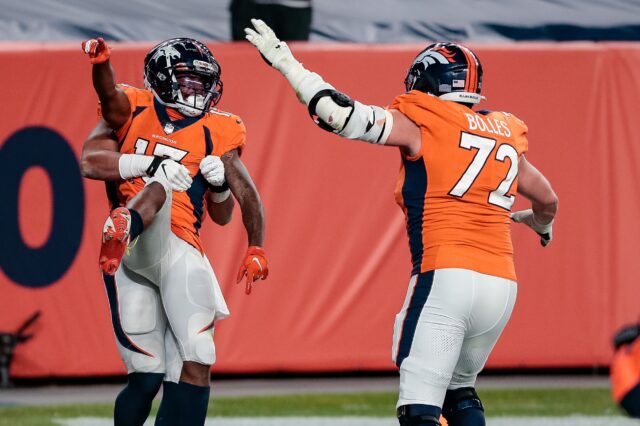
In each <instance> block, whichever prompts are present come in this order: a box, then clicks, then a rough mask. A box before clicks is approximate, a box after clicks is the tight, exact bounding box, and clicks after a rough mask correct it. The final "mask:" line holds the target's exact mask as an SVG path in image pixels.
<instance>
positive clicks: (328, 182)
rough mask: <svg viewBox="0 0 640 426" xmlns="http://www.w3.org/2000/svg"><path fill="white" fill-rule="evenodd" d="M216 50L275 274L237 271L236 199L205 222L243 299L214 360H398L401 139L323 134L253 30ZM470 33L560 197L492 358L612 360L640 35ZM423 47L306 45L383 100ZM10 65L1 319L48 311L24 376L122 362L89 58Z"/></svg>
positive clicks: (633, 154) (335, 366)
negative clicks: (395, 144) (257, 44)
mask: <svg viewBox="0 0 640 426" xmlns="http://www.w3.org/2000/svg"><path fill="white" fill-rule="evenodd" d="M78 44H79V43H78ZM149 47H150V45H148V44H117V45H115V46H114V48H113V65H114V68H115V70H116V72H117V77H118V81H122V82H127V83H130V84H132V85H141V84H142V59H143V57H144V54H145V52H146V51H147V50H148V48H149ZM211 47H212V48H213V51H214V53H215V55H216V57H217V58H218V59H219V60H220V62H221V64H222V69H223V81H224V95H223V97H222V101H221V103H220V107H221V108H222V109H224V110H227V111H232V112H234V113H236V114H238V115H240V116H241V117H243V119H244V120H245V122H246V125H247V128H248V145H247V149H246V151H245V153H244V154H243V160H244V161H245V163H246V165H247V167H248V168H249V170H250V171H251V174H252V175H253V178H254V180H255V182H256V184H257V186H258V188H259V190H260V193H261V196H262V200H263V202H264V206H265V212H266V220H267V222H266V223H267V228H266V231H267V235H266V250H267V253H268V258H269V261H270V271H271V272H270V276H269V279H268V280H267V281H265V282H260V283H258V285H257V286H256V287H255V289H254V292H253V293H252V294H251V296H246V295H245V294H244V292H243V288H242V286H240V285H236V284H235V282H234V279H235V274H236V271H237V267H238V265H239V262H240V261H241V258H242V256H243V254H244V251H245V248H246V236H245V232H244V228H243V226H242V221H241V217H240V212H239V210H238V209H237V207H236V211H235V217H234V220H233V221H232V222H231V223H230V224H229V225H227V226H226V227H224V228H221V227H218V226H217V225H215V224H213V223H212V222H211V221H207V222H206V223H205V226H204V229H203V231H202V237H203V240H204V243H205V247H206V251H207V253H208V255H209V257H210V259H211V262H212V264H213V266H214V268H215V270H216V273H217V275H218V279H219V280H220V283H221V286H222V288H223V291H224V294H225V296H226V298H227V302H228V303H229V306H230V309H231V311H232V316H231V317H230V318H229V319H227V320H224V321H221V322H219V323H217V324H216V326H215V329H216V331H215V334H216V336H215V339H216V346H217V350H218V363H217V364H216V366H215V367H214V371H219V372H227V373H242V372H279V371H299V372H321V371H352V370H392V369H394V366H393V364H392V363H391V360H390V354H391V349H390V343H391V334H392V327H393V319H394V315H395V314H396V312H397V311H398V310H399V309H400V306H401V304H402V301H403V299H404V293H405V291H406V286H407V282H408V279H409V272H410V269H411V268H410V263H409V252H408V244H407V238H406V236H405V230H404V222H403V217H402V214H401V211H400V209H399V208H398V207H397V206H396V205H395V203H394V200H393V189H394V185H395V181H396V176H397V171H398V168H399V164H400V159H399V156H398V154H397V153H396V152H394V150H393V149H392V148H384V147H382V148H381V147H374V146H369V145H365V144H362V143H357V142H350V141H345V140H341V139H339V138H338V137H337V136H334V135H331V134H328V133H325V132H322V131H320V130H319V129H317V128H316V127H315V126H314V124H313V123H312V122H311V120H310V119H309V118H308V116H307V113H306V108H304V107H303V106H301V105H300V104H299V103H298V101H297V99H296V98H295V96H294V94H293V92H292V91H291V90H290V89H289V87H288V86H287V84H286V82H285V81H284V79H282V78H280V77H279V75H277V73H276V72H275V71H274V70H272V69H270V68H269V67H267V66H266V65H265V63H264V62H263V61H262V59H261V58H260V56H259V55H257V54H256V53H255V52H254V51H253V50H252V49H251V48H250V47H249V46H248V45H245V44H219V45H212V46H211ZM471 47H472V48H475V49H476V50H477V53H478V54H479V56H480V58H481V59H482V61H483V64H484V68H485V80H484V93H485V95H486V96H487V100H486V102H485V103H484V108H486V109H504V110H506V111H510V112H513V113H515V114H516V115H518V116H519V117H520V118H522V119H523V120H525V121H526V122H527V124H528V125H529V130H530V134H529V136H530V152H529V153H528V154H527V157H528V158H529V160H530V161H532V162H533V164H535V165H536V166H537V167H539V168H540V169H541V170H542V171H543V172H544V173H545V174H546V175H547V176H548V177H549V179H550V180H551V182H552V183H553V185H554V187H555V189H556V191H557V193H558V195H559V197H560V211H559V216H558V219H557V222H556V225H555V226H554V241H553V244H551V246H549V247H548V248H546V249H542V248H541V247H540V246H539V244H538V239H537V238H536V236H535V235H534V234H532V233H531V231H530V230H529V229H527V228H525V227H524V226H519V225H514V226H513V228H512V229H513V241H514V245H515V250H516V263H517V265H516V266H517V271H518V275H519V289H518V290H519V294H518V301H517V304H516V309H515V312H514V314H513V317H512V320H511V322H510V323H509V325H508V326H507V329H506V330H505V332H504V335H503V337H502V339H501V340H500V342H499V343H498V345H497V347H496V348H495V351H494V353H493V355H492V357H491V359H490V360H489V363H488V366H489V367H494V368H531V367H585V366H586V367H590V366H603V365H607V364H608V362H609V358H610V355H611V351H610V345H609V339H610V335H611V333H612V332H613V330H615V329H616V328H617V327H618V326H619V325H621V324H622V323H625V322H628V321H632V320H634V319H636V318H637V317H638V312H639V311H640V309H639V306H638V305H639V304H638V300H639V299H638V278H637V277H638V276H640V262H638V260H637V258H638V248H637V244H638V241H640V220H639V217H638V212H639V211H640V197H638V196H637V193H638V189H637V188H638V186H639V185H640V168H639V167H638V164H639V163H640V132H639V131H638V130H637V129H636V126H637V125H638V114H637V104H638V99H640V74H638V73H637V69H640V44H622V43H618V44H614V43H601V44H587V43H585V44H581V43H577V44H511V45H500V46H492V45H476V46H473V45H472V46H471ZM421 48H422V46H418V45H402V46H398V45H393V46H390V45H385V46H362V45H360V46H358V45H294V46H293V50H294V52H296V54H297V55H298V56H299V57H300V59H301V60H302V62H304V64H305V65H306V66H308V67H309V68H311V69H313V70H315V71H317V72H318V73H320V74H321V75H323V76H324V77H325V78H326V79H327V80H328V81H330V82H332V83H333V84H334V85H336V86H337V87H339V88H340V89H342V90H344V91H346V92H347V93H349V94H351V95H352V96H353V97H355V98H358V99H359V100H361V101H363V102H366V103H372V104H379V105H387V104H389V103H390V102H391V100H392V99H393V98H394V96H395V95H397V94H399V93H400V92H402V90H403V84H402V83H403V79H404V74H405V71H406V68H407V67H408V65H409V63H410V62H411V60H412V59H413V56H414V54H415V53H416V52H417V51H418V50H419V49H421ZM0 63H2V64H3V67H1V68H0V81H2V82H3V83H4V86H3V99H4V101H3V102H2V104H1V106H0V108H2V113H1V116H2V126H1V127H0V144H1V147H0V174H1V176H2V179H1V181H0V182H1V183H2V186H3V194H4V199H5V200H4V202H3V203H2V204H1V205H0V206H1V207H0V212H1V215H0V217H1V220H0V226H1V227H2V230H1V233H0V235H1V236H2V239H1V245H0V262H1V263H0V266H1V268H2V272H0V331H12V330H14V329H16V328H17V327H18V326H19V325H20V324H21V322H22V321H23V320H24V319H26V318H27V317H28V316H29V315H30V314H31V313H32V312H34V311H37V310H41V311H42V317H41V318H40V320H39V322H38V323H37V324H36V325H35V326H34V327H33V330H32V331H33V332H34V333H35V337H34V338H33V339H32V340H30V341H29V342H27V343H25V344H23V345H20V346H18V347H17V350H16V353H15V361H14V364H13V368H12V374H13V375H14V376H15V377H48V376H54V377H68V376H98V375H113V374H122V373H124V369H123V365H122V364H121V362H120V360H119V357H118V354H117V351H116V348H115V344H114V338H113V334H112V329H111V322H110V312H109V308H108V304H107V298H106V294H105V291H104V288H103V285H102V283H101V278H100V274H99V273H98V268H97V256H98V250H99V236H100V230H101V227H102V223H103V221H104V218H105V216H106V214H107V203H106V197H105V194H104V186H103V184H102V183H100V182H96V181H90V180H85V179H82V178H81V176H80V173H79V171H78V164H77V162H78V159H79V156H80V152H81V146H82V141H83V140H84V138H85V136H86V135H87V134H88V132H89V130H90V129H91V128H92V126H93V125H94V123H95V120H96V101H97V98H96V96H95V94H94V91H93V88H92V86H91V71H90V65H89V63H88V61H87V60H86V58H85V57H84V56H83V55H82V54H81V52H80V49H79V45H78V46H76V44H73V45H58V44H55V45H47V44H31V45H29V44H13V45H12V44H4V45H0ZM525 207H526V203H525V202H523V200H519V201H518V202H517V204H516V206H515V208H525Z"/></svg>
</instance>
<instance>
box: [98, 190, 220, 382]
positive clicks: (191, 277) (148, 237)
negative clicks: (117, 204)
mask: <svg viewBox="0 0 640 426" xmlns="http://www.w3.org/2000/svg"><path fill="white" fill-rule="evenodd" d="M156 181H157V182H160V183H161V184H162V185H163V186H164V188H165V189H167V191H166V192H167V198H166V201H165V203H164V205H163V206H162V208H161V209H160V211H159V212H158V213H157V214H156V216H155V218H154V220H153V222H152V223H151V225H150V226H149V227H148V228H147V229H145V230H144V232H142V234H140V236H139V237H138V238H137V239H136V240H134V241H133V242H131V243H130V244H129V251H130V253H129V254H128V255H126V254H125V256H124V257H123V261H122V264H121V266H120V268H119V269H118V271H117V272H116V275H115V277H108V276H105V283H106V289H107V294H108V296H109V302H110V306H111V311H112V320H113V325H114V331H115V335H116V342H117V345H118V350H119V352H120V355H121V357H122V359H123V361H124V363H125V365H126V366H127V370H128V372H129V373H133V372H142V373H165V380H169V381H172V382H178V380H179V378H180V372H181V370H182V362H183V361H195V362H198V363H200V364H205V365H212V364H213V363H214V362H215V359H216V354H215V346H214V343H213V324H214V320H220V319H224V318H226V317H227V316H228V315H229V310H228V309H227V305H226V302H225V300H224V297H223V296H222V292H221V291H220V287H219V285H218V280H217V279H216V277H215V274H214V272H213V269H212V268H211V264H210V263H209V261H208V260H207V258H206V256H204V255H202V254H201V253H200V252H199V251H198V250H197V249H196V248H195V247H193V246H192V245H190V244H189V243H187V242H185V241H184V240H182V239H180V238H178V237H177V236H176V235H175V234H174V233H173V232H171V189H170V186H169V184H168V182H166V181H163V180H161V179H157V178H153V179H151V180H149V182H148V183H147V185H148V184H149V183H151V182H156Z"/></svg>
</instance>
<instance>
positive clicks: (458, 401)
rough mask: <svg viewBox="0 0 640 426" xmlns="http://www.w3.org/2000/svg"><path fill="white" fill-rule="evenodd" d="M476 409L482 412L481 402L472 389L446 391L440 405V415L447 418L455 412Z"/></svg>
mask: <svg viewBox="0 0 640 426" xmlns="http://www.w3.org/2000/svg"><path fill="white" fill-rule="evenodd" d="M470 408H476V409H480V410H482V411H484V407H483V406H482V401H480V397H479V396H478V394H477V393H476V390H475V389H474V388H460V389H452V390H448V391H447V393H446V395H445V397H444V404H443V405H442V415H443V416H444V417H445V418H447V417H448V416H451V415H452V414H454V413H455V412H457V411H462V410H467V409H470Z"/></svg>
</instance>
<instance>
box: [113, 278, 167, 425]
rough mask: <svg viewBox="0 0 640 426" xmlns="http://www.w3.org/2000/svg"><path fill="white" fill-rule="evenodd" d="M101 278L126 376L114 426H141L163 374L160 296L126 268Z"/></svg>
mask: <svg viewBox="0 0 640 426" xmlns="http://www.w3.org/2000/svg"><path fill="white" fill-rule="evenodd" d="M103 276H104V280H105V288H106V291H107V295H108V298H109V305H110V308H111V319H112V323H113V329H114V333H115V337H116V343H117V346H118V351H119V352H120V356H121V357H122V360H123V361H124V363H125V365H126V367H127V371H128V373H129V375H128V383H127V385H126V386H125V388H124V389H123V390H122V391H121V392H120V394H119V395H118V397H117V399H116V404H115V410H114V420H115V425H116V426H134V425H142V424H143V423H144V421H145V419H146V418H147V416H148V415H149V411H150V409H151V402H152V401H153V398H154V397H155V395H156V393H157V392H158V389H159V388H160V385H161V383H162V378H163V377H164V373H165V365H164V357H165V355H164V334H165V329H166V319H165V316H164V312H163V309H162V304H161V302H160V294H159V291H158V289H157V287H156V286H154V285H153V284H151V283H149V282H148V281H147V280H146V279H145V278H143V277H141V276H139V275H137V274H135V273H134V272H132V271H129V270H128V269H127V268H126V267H122V268H119V269H118V271H117V272H116V275H115V276H110V275H106V274H105V275H103Z"/></svg>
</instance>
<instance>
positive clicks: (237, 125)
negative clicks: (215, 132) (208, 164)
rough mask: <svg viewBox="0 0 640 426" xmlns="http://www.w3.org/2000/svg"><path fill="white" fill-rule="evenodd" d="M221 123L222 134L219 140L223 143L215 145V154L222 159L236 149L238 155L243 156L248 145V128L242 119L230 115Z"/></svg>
mask: <svg viewBox="0 0 640 426" xmlns="http://www.w3.org/2000/svg"><path fill="white" fill-rule="evenodd" d="M220 121H221V126H220V127H219V128H220V131H221V134H220V135H219V138H218V140H219V141H220V142H221V143H214V147H213V154H214V155H217V156H219V157H220V156H222V155H223V154H225V153H227V152H229V151H232V150H234V149H237V150H238V154H242V151H243V150H244V147H245V145H246V143H247V128H246V127H245V125H244V123H243V122H242V119H241V118H240V117H238V116H237V115H233V114H230V115H229V116H228V117H224V119H223V120H220Z"/></svg>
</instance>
